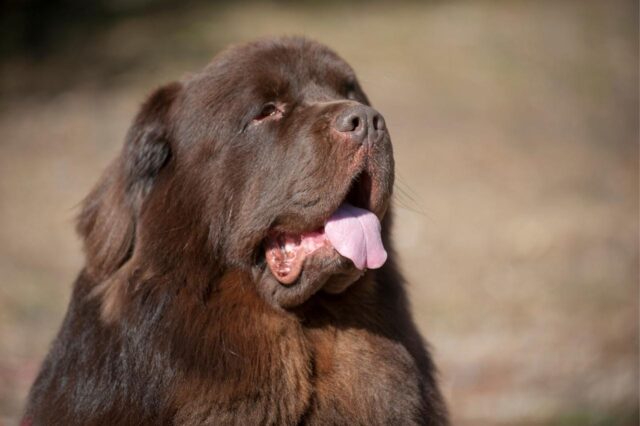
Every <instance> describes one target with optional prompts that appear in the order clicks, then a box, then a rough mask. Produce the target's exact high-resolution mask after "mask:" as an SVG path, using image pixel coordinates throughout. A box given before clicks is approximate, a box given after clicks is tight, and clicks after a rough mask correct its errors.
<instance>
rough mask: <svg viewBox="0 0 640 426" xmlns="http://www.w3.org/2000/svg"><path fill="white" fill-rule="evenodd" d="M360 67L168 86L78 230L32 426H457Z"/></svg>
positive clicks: (317, 53)
mask: <svg viewBox="0 0 640 426" xmlns="http://www.w3.org/2000/svg"><path fill="white" fill-rule="evenodd" d="M393 179H394V161H393V154H392V148H391V141H390V138H389V132H388V131H387V127H386V124H385V121H384V118H383V117H382V115H381V114H380V113H379V112H378V111H376V110H375V109H373V108H372V107H371V106H370V103H369V100H368V99H367V96H366V95H365V93H364V92H363V90H362V88H361V87H360V84H359V83H358V81H357V79H356V77H355V74H354V72H353V70H352V69H351V68H350V67H349V65H347V64H346V63H345V62H344V61H343V60H342V59H341V58H340V57H338V56H337V55H336V54H335V53H334V52H332V51H331V50H329V49H328V48H327V47H325V46H323V45H321V44H318V43H315V42H312V41H309V40H306V39H302V38H280V39H265V40H260V41H257V42H253V43H249V44H245V45H241V46H237V47H232V48H230V49H228V50H226V51H224V52H222V53H220V54H219V55H218V56H216V58H215V59H214V60H213V62H211V63H210V64H209V65H208V66H207V67H206V68H205V69H204V70H203V71H202V72H200V73H198V74H195V75H192V76H190V77H188V78H186V79H185V80H183V81H180V82H174V83H170V84H168V85H166V86H163V87H160V88H159V89H157V90H156V91H155V92H154V93H153V94H151V96H150V97H149V98H148V99H147V101H146V102H145V103H144V104H143V105H142V107H141V109H140V112H139V113H138V115H137V117H136V118H135V120H134V121H133V124H132V126H131V129H130V130H129V132H128V134H127V136H126V140H125V143H124V147H123V149H122V152H121V153H120V155H119V156H118V157H117V158H116V159H115V161H114V162H113V163H112V164H111V165H110V167H109V168H108V169H107V170H106V171H105V173H104V175H103V176H102V178H101V179H100V181H99V182H98V184H97V185H96V186H95V188H94V189H93V191H92V192H91V193H90V194H89V195H88V196H87V198H86V199H85V201H84V203H83V205H82V211H81V213H80V216H79V219H78V232H79V234H80V235H81V237H82V238H83V240H84V248H85V252H86V264H85V266H84V268H83V269H82V271H81V272H80V274H79V276H78V278H77V281H76V283H75V286H74V288H73V295H72V298H71V302H70V305H69V308H68V312H67V314H66V317H65V319H64V322H63V324H62V328H61V330H60V332H59V334H58V336H57V338H56V339H55V341H54V343H53V345H52V347H51V350H50V353H49V355H48V356H47V358H46V360H45V361H44V364H43V366H42V370H41V371H40V374H39V375H38V378H37V379H36V381H35V384H34V385H33V388H32V389H31V393H30V397H29V402H28V405H27V408H26V413H25V416H24V419H23V424H26V425H162V424H176V425H299V424H309V425H375V424H384V425H445V424H447V414H446V408H445V405H444V403H443V399H442V397H441V395H440V392H439V390H438V386H437V383H436V380H435V377H434V376H435V371H434V370H435V369H434V366H433V363H432V361H431V358H430V356H429V353H428V351H427V349H426V347H425V344H424V342H423V340H422V338H421V336H420V335H419V333H418V331H417V330H416V326H415V325H414V323H413V320H412V317H411V314H410V312H409V305H408V303H407V297H406V294H405V290H404V288H403V279H402V277H401V276H400V274H399V272H398V268H397V266H396V264H395V262H394V252H393V249H392V247H391V241H390V237H389V230H390V227H391V212H390V200H391V193H392V190H393Z"/></svg>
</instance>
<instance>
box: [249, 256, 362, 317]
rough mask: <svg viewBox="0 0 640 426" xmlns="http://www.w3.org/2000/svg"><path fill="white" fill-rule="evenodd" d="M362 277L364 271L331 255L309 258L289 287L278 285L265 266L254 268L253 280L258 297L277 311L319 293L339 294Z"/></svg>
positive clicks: (342, 258) (288, 307)
mask: <svg viewBox="0 0 640 426" xmlns="http://www.w3.org/2000/svg"><path fill="white" fill-rule="evenodd" d="M323 250H324V249H323ZM334 253H335V252H334ZM364 273H365V271H361V270H359V269H357V268H355V267H354V266H353V263H352V262H351V261H350V260H348V259H345V258H344V257H342V256H340V255H338V254H337V253H335V254H334V255H331V256H313V257H312V258H309V259H308V261H307V262H305V265H304V267H303V269H302V273H301V274H300V276H299V278H298V279H297V281H296V282H294V283H293V284H290V285H283V284H282V283H280V282H279V281H278V280H277V279H276V278H275V277H274V276H273V274H272V273H271V271H270V270H269V268H268V267H266V266H262V267H259V266H255V267H254V271H253V278H254V282H255V283H256V286H257V290H258V293H259V294H260V295H261V296H262V297H263V298H264V299H265V300H266V301H267V302H268V303H269V304H271V305H272V306H274V307H276V308H280V309H291V308H295V307H296V306H299V305H301V304H303V303H305V302H306V301H308V300H309V299H310V298H312V297H313V295H315V294H316V293H318V292H320V291H325V292H327V293H331V294H338V293H342V292H343V291H345V290H346V289H347V288H349V287H350V286H351V285H352V284H354V283H355V282H356V281H358V280H359V279H360V278H361V277H362V276H363V275H364Z"/></svg>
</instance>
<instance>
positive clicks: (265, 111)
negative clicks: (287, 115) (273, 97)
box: [253, 102, 282, 121]
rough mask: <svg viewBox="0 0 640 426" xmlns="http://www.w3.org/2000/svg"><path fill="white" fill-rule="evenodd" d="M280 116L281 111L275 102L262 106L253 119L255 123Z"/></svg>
mask: <svg viewBox="0 0 640 426" xmlns="http://www.w3.org/2000/svg"><path fill="white" fill-rule="evenodd" d="M281 115H282V109H281V108H279V107H278V105H277V104H276V103H275V102H268V103H266V104H264V105H263V106H262V109H261V110H260V112H259V113H258V115H256V116H255V117H254V118H253V119H254V120H256V121H261V120H264V119H265V118H269V117H278V116H281Z"/></svg>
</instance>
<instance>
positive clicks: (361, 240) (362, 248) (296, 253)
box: [265, 203, 387, 285]
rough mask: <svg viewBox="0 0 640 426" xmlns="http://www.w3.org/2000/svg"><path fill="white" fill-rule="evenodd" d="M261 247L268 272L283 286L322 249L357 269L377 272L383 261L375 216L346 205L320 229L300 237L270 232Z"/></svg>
mask: <svg viewBox="0 0 640 426" xmlns="http://www.w3.org/2000/svg"><path fill="white" fill-rule="evenodd" d="M265 246H266V247H265V258H266V259H267V264H268V265H269V269H270V270H271V273H272V274H273V276H274V277H275V278H276V279H277V280H278V281H279V282H280V283H281V284H284V285H290V284H293V283H294V282H295V281H296V280H297V279H298V277H299V276H300V273H301V271H302V268H303V266H304V261H305V259H306V258H307V257H308V256H309V255H311V254H312V253H314V252H315V251H317V250H318V249H320V248H322V247H329V248H331V249H333V250H336V251H337V252H338V253H340V254H341V255H342V256H344V257H346V258H348V259H351V261H352V262H353V264H354V265H355V266H356V268H358V269H360V270H364V269H365V268H369V269H377V268H379V267H381V266H382V265H383V264H384V262H385V261H386V260H387V252H386V251H385V249H384V246H383V245H382V238H381V236H380V222H379V220H378V218H377V217H376V215H374V214H373V213H371V212H370V211H368V210H365V209H361V208H358V207H354V206H352V205H350V204H348V203H343V204H342V205H341V206H340V208H338V210H337V211H336V212H335V213H334V214H333V215H332V216H331V217H330V218H329V220H328V221H327V223H326V224H325V226H324V228H321V229H319V230H317V231H312V232H304V233H302V234H292V233H271V234H270V235H269V236H268V237H267V240H266V244H265Z"/></svg>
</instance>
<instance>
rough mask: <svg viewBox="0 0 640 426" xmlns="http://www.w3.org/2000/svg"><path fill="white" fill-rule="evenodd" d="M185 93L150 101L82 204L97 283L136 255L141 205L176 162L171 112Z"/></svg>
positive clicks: (172, 90) (172, 87) (81, 223)
mask: <svg viewBox="0 0 640 426" xmlns="http://www.w3.org/2000/svg"><path fill="white" fill-rule="evenodd" d="M180 90H181V85H180V83H172V84H169V85H167V86H163V87H161V88H159V89H157V90H156V91H155V92H154V93H153V94H152V95H151V96H150V97H149V98H148V99H147V101H146V102H145V103H144V104H143V105H142V107H141V109H140V112H139V113H138V115H137V116H136V118H135V120H134V122H133V124H132V126H131V128H130V129H129V131H128V133H127V137H126V140H125V144H124V147H123V149H122V151H121V152H120V155H119V156H118V157H117V158H116V160H115V161H114V162H113V163H112V164H111V165H110V166H109V167H108V168H107V170H106V171H105V172H104V174H103V175H102V177H101V178H100V180H99V182H98V184H97V185H96V186H95V187H94V189H93V190H92V191H91V193H90V194H89V195H88V196H87V198H85V200H84V202H83V203H82V209H81V212H80V215H79V217H78V223H77V230H78V233H79V234H80V235H81V236H82V237H83V238H84V248H85V252H86V256H87V266H86V268H87V272H88V273H89V274H90V275H91V276H92V277H93V278H94V279H96V280H102V279H104V278H106V277H108V276H110V275H111V274H112V273H113V272H115V271H116V270H117V269H118V268H120V266H122V265H123V264H124V263H125V262H126V261H127V260H128V259H129V258H130V257H131V254H132V253H133V248H134V244H135V231H136V218H137V215H138V212H139V210H140V206H141V205H142V203H143V202H144V199H145V197H146V195H147V194H148V193H149V191H150V190H151V188H152V187H153V183H154V180H155V177H156V176H157V175H158V173H159V172H160V171H161V170H162V168H163V167H164V166H165V165H166V164H167V162H168V161H169V159H170V158H171V111H172V105H173V104H174V103H175V101H176V98H177V97H178V95H179V93H180Z"/></svg>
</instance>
